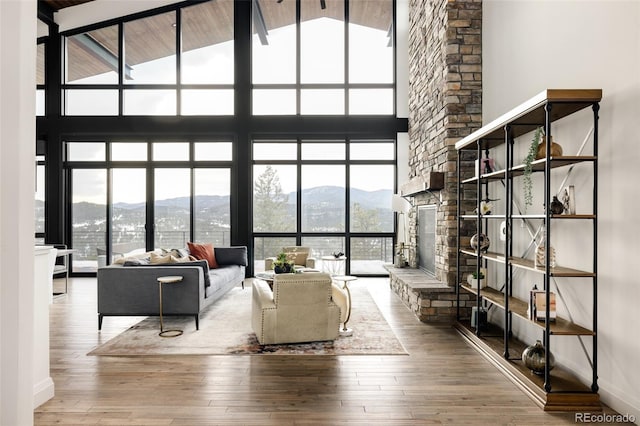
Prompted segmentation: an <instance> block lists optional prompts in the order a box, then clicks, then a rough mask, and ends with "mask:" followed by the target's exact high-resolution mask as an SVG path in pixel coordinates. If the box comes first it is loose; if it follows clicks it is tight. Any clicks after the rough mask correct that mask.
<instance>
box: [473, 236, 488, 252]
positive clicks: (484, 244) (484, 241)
mask: <svg viewBox="0 0 640 426" xmlns="http://www.w3.org/2000/svg"><path fill="white" fill-rule="evenodd" d="M478 235H479V236H478ZM470 245H471V248H472V249H474V250H475V251H478V247H480V251H481V252H483V253H486V252H487V250H489V246H490V245H491V241H490V240H489V237H487V236H486V235H485V234H474V235H473V237H471V241H470Z"/></svg>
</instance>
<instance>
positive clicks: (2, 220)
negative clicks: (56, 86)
mask: <svg viewBox="0 0 640 426" xmlns="http://www.w3.org/2000/svg"><path fill="white" fill-rule="evenodd" d="M36 13H37V9H36V1H35V0H20V1H18V0H14V1H0V52H1V53H0V182H1V183H2V190H1V191H0V424H2V425H20V426H27V425H30V424H33V391H34V388H33V337H34V330H33V325H34V319H33V314H34V309H33V295H34V284H33V265H34V258H33V244H34V238H33V235H34V219H33V212H34V190H35V172H34V166H35V163H34V161H35V143H34V142H35V139H36V136H35V133H36V132H35V127H36V120H35V110H36V105H35V95H36V93H35V81H36V71H35V68H36V43H35V42H36V20H35V19H34V18H35V16H36Z"/></svg>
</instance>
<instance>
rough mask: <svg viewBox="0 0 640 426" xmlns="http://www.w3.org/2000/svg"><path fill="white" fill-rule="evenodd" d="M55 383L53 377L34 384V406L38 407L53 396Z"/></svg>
mask: <svg viewBox="0 0 640 426" xmlns="http://www.w3.org/2000/svg"><path fill="white" fill-rule="evenodd" d="M54 391H55V385H54V384H53V380H52V379H51V377H47V378H46V379H44V380H41V381H40V382H39V383H36V384H35V385H33V408H34V409H36V408H38V407H39V406H41V405H42V404H44V403H45V402H47V401H48V400H50V399H51V398H53V395H54Z"/></svg>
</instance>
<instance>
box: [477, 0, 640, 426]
mask: <svg viewBox="0 0 640 426" xmlns="http://www.w3.org/2000/svg"><path fill="white" fill-rule="evenodd" d="M483 7H484V10H483V118H484V122H485V123H488V122H489V121H491V120H492V119H494V118H496V117H498V116H499V115H501V114H502V113H504V112H506V111H508V110H510V109H511V108H513V107H514V106H516V105H518V104H520V103H521V102H523V101H525V100H527V99H528V98H530V97H532V96H533V95H535V94H537V93H539V92H541V91H542V90H544V89H546V88H601V89H602V90H603V99H602V102H601V105H600V106H601V109H600V121H599V125H600V133H599V135H600V139H599V153H598V154H599V184H598V206H599V209H598V287H599V288H598V330H597V331H598V374H599V385H600V395H601V398H602V400H603V401H604V402H605V403H606V404H608V405H610V406H611V407H613V408H614V409H616V410H617V411H619V412H621V413H629V414H633V415H635V417H636V421H637V419H640V391H639V389H640V363H638V354H639V353H640V329H639V328H638V326H637V323H638V317H637V314H638V312H639V309H638V306H639V305H640V283H638V278H637V273H636V271H635V266H637V265H638V263H639V262H638V250H637V249H636V246H637V239H638V220H637V216H638V211H639V210H640V197H639V196H638V195H639V194H640V188H639V187H638V184H639V183H640V165H639V164H640V162H639V161H640V132H639V131H638V120H640V2H636V1H613V0H611V1H609V0H602V1H543V0H538V1H533V0H521V1H517V2H516V1H498V0H484V6H483ZM590 121H591V116H590V114H589V113H588V112H587V113H585V114H579V115H578V116H576V117H575V118H570V119H568V120H564V121H563V122H560V123H558V125H555V126H554V127H553V132H552V133H553V134H554V135H555V136H554V138H556V140H558V142H561V144H562V145H563V147H564V148H565V154H569V155H572V154H575V151H576V149H577V146H578V145H579V144H580V143H581V142H582V140H583V138H584V137H585V135H586V131H587V130H588V128H589V127H590V126H591V123H590ZM525 145H526V146H528V143H527V144H525ZM572 180H573V181H574V182H575V184H576V189H577V191H578V193H577V197H576V198H577V199H578V200H582V202H583V203H585V202H586V204H587V205H588V201H589V199H590V188H588V182H589V180H590V176H589V173H588V171H585V170H579V171H578V173H576V174H575V175H574V176H572ZM572 226H573V225H568V226H567V229H564V230H562V229H560V230H558V232H556V233H555V239H554V237H553V236H552V244H554V245H555V246H556V249H557V250H558V260H559V263H560V259H562V262H561V263H563V264H565V263H569V264H572V265H584V264H587V265H588V262H589V260H590V255H589V253H588V250H587V251H586V253H585V250H584V249H583V246H580V245H578V246H577V248H576V247H575V246H572V245H571V244H567V241H569V239H570V238H575V237H576V236H577V237H578V238H582V239H585V235H584V234H579V233H577V232H574V231H573V230H570V229H569V228H571V227H572ZM589 239H590V238H589V236H588V235H586V240H589ZM586 281H588V280H586ZM560 285H561V286H562V287H563V292H564V295H565V297H566V298H567V304H569V305H571V311H572V315H573V316H574V319H575V320H576V322H579V323H584V324H587V325H588V324H589V321H590V316H591V313H590V307H589V306H588V305H590V296H589V294H590V293H591V290H590V282H589V283H585V284H584V285H583V286H582V287H580V286H579V285H576V284H572V283H568V282H567V283H566V284H565V283H564V282H560ZM590 341H591V339H590V338H586V339H585V342H586V343H587V346H590V344H591V343H590ZM552 342H553V343H555V346H554V348H556V349H555V350H554V349H553V348H552V352H554V354H555V355H556V358H557V359H558V361H559V362H560V363H562V364H564V365H565V366H567V367H569V368H571V369H574V370H575V371H576V372H577V373H578V374H580V375H581V376H582V377H583V378H584V379H585V382H586V383H590V382H591V377H590V371H588V366H587V364H586V360H585V356H584V354H583V352H582V350H581V349H579V347H580V346H579V343H578V341H577V338H574V337H562V338H559V337H556V338H554V340H553V341H552ZM556 342H557V343H556ZM585 367H586V368H585Z"/></svg>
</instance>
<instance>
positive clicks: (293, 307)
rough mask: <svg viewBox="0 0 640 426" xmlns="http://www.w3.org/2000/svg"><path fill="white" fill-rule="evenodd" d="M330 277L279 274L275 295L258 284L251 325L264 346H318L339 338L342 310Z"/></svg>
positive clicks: (265, 284) (319, 274) (274, 281)
mask: <svg viewBox="0 0 640 426" xmlns="http://www.w3.org/2000/svg"><path fill="white" fill-rule="evenodd" d="M332 291H333V287H332V283H331V277H330V276H329V274H324V273H319V272H308V273H303V274H278V275H276V276H275V277H274V279H273V291H272V290H271V289H270V288H269V285H268V284H267V283H266V282H265V281H262V280H254V282H253V295H252V303H253V304H252V310H251V325H252V327H253V331H255V333H256V335H257V336H258V341H259V342H260V344H263V345H265V344H274V343H297V342H315V341H322V340H334V339H335V338H336V337H338V331H339V325H340V319H341V318H340V308H339V307H338V306H337V305H336V304H335V303H334V302H333V300H332V297H331V295H332Z"/></svg>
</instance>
